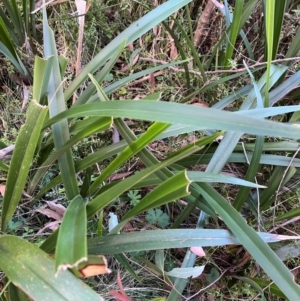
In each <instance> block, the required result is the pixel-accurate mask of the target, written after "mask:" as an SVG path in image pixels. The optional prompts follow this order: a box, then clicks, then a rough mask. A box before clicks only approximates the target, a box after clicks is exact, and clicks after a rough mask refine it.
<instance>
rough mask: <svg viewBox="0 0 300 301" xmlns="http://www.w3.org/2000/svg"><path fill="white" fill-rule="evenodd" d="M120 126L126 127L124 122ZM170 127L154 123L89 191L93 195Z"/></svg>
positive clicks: (121, 154)
mask: <svg viewBox="0 0 300 301" xmlns="http://www.w3.org/2000/svg"><path fill="white" fill-rule="evenodd" d="M120 123H121V124H120V126H124V124H123V122H122V121H120ZM168 127H169V124H165V123H158V122H156V123H154V124H153V125H151V126H150V127H149V128H148V130H147V131H146V132H145V133H144V134H142V135H141V136H140V137H139V138H138V139H137V140H136V141H134V142H132V143H131V144H130V145H128V146H127V147H126V148H125V149H124V150H123V151H122V152H121V153H120V154H119V155H118V156H117V157H116V158H115V159H114V160H113V161H112V162H111V163H110V164H109V165H108V166H107V167H106V168H105V169H104V170H103V172H102V173H101V175H99V177H97V178H96V179H95V181H94V182H93V184H92V185H91V187H90V189H89V191H90V192H91V193H92V192H93V191H94V190H95V189H96V188H97V187H98V186H99V185H100V184H101V183H102V182H103V181H105V180H106V179H107V178H108V177H109V176H110V175H112V174H113V172H114V171H115V170H116V169H117V168H118V167H120V166H121V165H122V164H123V163H125V162H126V161H127V160H128V159H130V158H131V157H132V156H134V155H135V154H137V153H138V152H139V151H141V150H142V149H143V148H144V147H146V146H147V145H148V144H149V143H150V142H151V141H153V140H155V138H157V136H158V135H159V134H160V133H162V132H163V131H164V130H165V129H167V128H168Z"/></svg>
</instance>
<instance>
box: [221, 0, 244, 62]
mask: <svg viewBox="0 0 300 301" xmlns="http://www.w3.org/2000/svg"><path fill="white" fill-rule="evenodd" d="M243 5H244V0H236V1H235V7H234V12H233V18H232V22H231V26H230V33H229V39H228V42H227V47H226V53H225V62H224V67H225V68H227V67H228V65H229V60H230V59H231V57H232V54H233V50H234V45H235V42H236V39H237V36H238V34H239V31H240V25H241V17H242V12H243Z"/></svg>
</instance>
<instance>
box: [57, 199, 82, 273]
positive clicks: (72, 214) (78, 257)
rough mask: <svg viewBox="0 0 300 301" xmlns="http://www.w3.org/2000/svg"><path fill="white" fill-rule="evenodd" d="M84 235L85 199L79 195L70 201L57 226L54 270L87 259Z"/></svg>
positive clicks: (76, 265) (68, 266)
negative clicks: (58, 226)
mask: <svg viewBox="0 0 300 301" xmlns="http://www.w3.org/2000/svg"><path fill="white" fill-rule="evenodd" d="M86 235H87V219H86V201H85V200H84V199H83V198H82V197H81V196H80V195H79V196H77V197H75V198H74V199H73V200H72V201H71V203H70V205H69V206H68V208H67V210H66V212H65V214H64V217H63V220H62V223H61V226H60V228H59V233H58V239H57V245H56V254H55V268H56V270H61V269H67V268H77V267H78V264H80V263H81V262H84V261H87V242H86ZM59 272H60V271H59Z"/></svg>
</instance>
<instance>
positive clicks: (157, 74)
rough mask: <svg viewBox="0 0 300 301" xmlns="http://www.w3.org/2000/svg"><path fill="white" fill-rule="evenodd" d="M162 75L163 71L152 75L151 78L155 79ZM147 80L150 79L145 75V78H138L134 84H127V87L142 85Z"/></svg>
mask: <svg viewBox="0 0 300 301" xmlns="http://www.w3.org/2000/svg"><path fill="white" fill-rule="evenodd" d="M162 74H164V71H158V72H155V73H153V77H156V76H159V75H162ZM149 78H150V75H146V76H144V77H142V78H140V79H138V80H136V81H134V82H131V83H129V84H128V86H133V85H136V84H139V83H142V82H144V81H146V80H148V79H149Z"/></svg>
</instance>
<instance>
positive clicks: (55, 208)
mask: <svg viewBox="0 0 300 301" xmlns="http://www.w3.org/2000/svg"><path fill="white" fill-rule="evenodd" d="M46 203H47V205H48V207H49V208H50V209H52V210H53V211H55V212H57V213H58V214H59V215H61V216H63V215H64V213H65V212H66V210H67V209H66V207H64V206H63V205H61V204H56V202H55V201H47V202H46Z"/></svg>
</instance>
